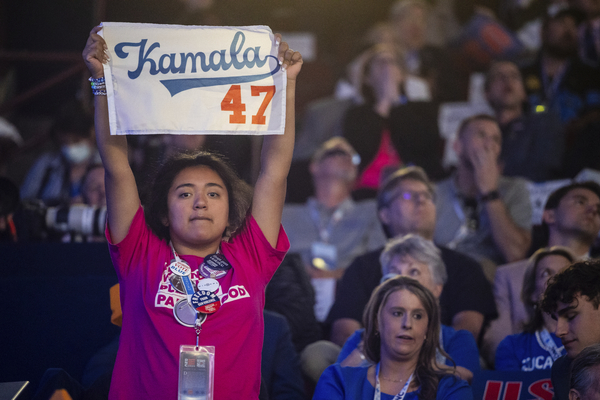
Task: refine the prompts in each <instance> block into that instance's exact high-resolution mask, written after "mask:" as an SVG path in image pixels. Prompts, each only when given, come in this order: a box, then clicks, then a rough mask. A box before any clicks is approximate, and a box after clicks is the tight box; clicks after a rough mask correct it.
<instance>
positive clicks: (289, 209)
mask: <svg viewBox="0 0 600 400" xmlns="http://www.w3.org/2000/svg"><path fill="white" fill-rule="evenodd" d="M359 160H360V157H359V156H358V154H357V152H356V150H354V148H353V147H352V146H351V145H350V143H348V141H347V140H346V139H344V138H342V137H334V138H331V139H329V140H327V141H326V142H325V143H323V144H322V145H321V146H320V147H319V148H318V149H317V151H316V152H315V153H314V155H313V157H312V159H311V162H310V166H309V170H310V174H311V176H312V180H313V187H314V190H315V194H314V196H313V197H310V198H309V199H308V201H307V202H306V203H303V204H286V205H285V206H284V208H283V217H282V224H283V226H284V227H285V230H286V233H287V235H288V237H289V239H290V245H291V247H290V252H294V253H299V254H300V256H301V257H302V261H303V262H304V265H305V267H306V269H307V271H308V273H309V275H310V276H311V277H312V278H313V285H314V286H315V289H316V295H317V306H316V309H315V311H316V316H317V319H318V320H320V321H322V320H324V319H325V317H326V316H327V313H328V312H329V307H330V306H331V304H332V303H333V296H334V291H335V286H334V285H335V281H334V280H336V279H339V278H341V276H342V275H343V274H344V271H345V270H346V268H347V267H348V265H349V264H350V263H351V262H352V260H353V259H354V258H355V257H357V256H359V255H361V254H363V253H365V252H367V251H371V250H375V249H377V248H379V247H381V246H383V244H384V243H385V239H386V238H385V235H384V233H383V230H382V228H381V226H380V225H379V222H378V221H377V206H376V203H375V201H374V200H362V201H354V200H353V199H352V197H351V193H352V189H353V188H354V184H355V182H356V177H357V173H358V164H359V162H360V161H359ZM317 279H321V280H320V281H316V280H317ZM322 279H328V280H329V281H328V282H327V281H323V280H322Z"/></svg>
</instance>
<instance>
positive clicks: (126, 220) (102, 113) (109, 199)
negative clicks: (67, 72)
mask: <svg viewBox="0 0 600 400" xmlns="http://www.w3.org/2000/svg"><path fill="white" fill-rule="evenodd" d="M101 29H102V27H100V26H96V27H94V29H92V31H91V32H90V36H89V38H88V40H87V43H86V45H85V49H84V50H83V60H84V61H85V63H86V65H87V67H88V70H89V71H90V73H91V75H92V78H93V79H100V78H103V77H104V69H103V67H102V64H103V63H105V62H107V61H108V55H107V53H106V50H107V46H106V42H105V41H104V39H103V38H102V37H101V36H100V35H98V32H99V31H100V30H101ZM94 106H95V112H94V120H95V128H96V142H97V144H98V150H99V152H100V157H101V158H102V164H104V170H105V171H106V172H105V186H106V206H107V212H108V229H109V232H110V235H111V239H112V242H113V243H118V242H120V241H121V240H123V239H124V238H125V236H126V235H127V232H128V231H129V227H130V226H131V222H132V221H133V217H134V216H135V213H136V211H137V209H138V207H139V205H140V198H139V195H138V191H137V186H136V184H135V178H134V176H133V171H132V170H131V167H130V166H129V160H128V158H127V139H126V137H125V136H111V135H110V126H109V122H108V102H107V100H106V96H102V95H96V96H94Z"/></svg>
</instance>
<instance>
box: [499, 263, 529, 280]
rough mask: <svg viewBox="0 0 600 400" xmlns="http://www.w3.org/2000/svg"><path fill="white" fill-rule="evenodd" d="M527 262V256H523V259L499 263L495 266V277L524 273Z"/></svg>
mask: <svg viewBox="0 0 600 400" xmlns="http://www.w3.org/2000/svg"><path fill="white" fill-rule="evenodd" d="M528 263H529V260H528V259H527V258H524V259H523V260H519V261H514V262H511V263H508V264H502V265H499V266H498V268H496V277H504V276H507V275H513V274H516V273H519V272H521V273H524V272H525V269H526V268H527V265H528Z"/></svg>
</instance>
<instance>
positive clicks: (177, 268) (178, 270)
mask: <svg viewBox="0 0 600 400" xmlns="http://www.w3.org/2000/svg"><path fill="white" fill-rule="evenodd" d="M169 269H170V270H171V271H172V272H173V273H174V274H176V275H179V276H188V275H189V274H191V273H192V269H191V268H190V266H189V265H188V263H186V262H185V261H183V260H179V261H177V260H175V261H172V262H171V264H169Z"/></svg>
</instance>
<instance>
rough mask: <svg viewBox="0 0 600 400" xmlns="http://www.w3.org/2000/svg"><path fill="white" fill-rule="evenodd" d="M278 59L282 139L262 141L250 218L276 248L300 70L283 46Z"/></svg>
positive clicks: (273, 137) (297, 58)
mask: <svg viewBox="0 0 600 400" xmlns="http://www.w3.org/2000/svg"><path fill="white" fill-rule="evenodd" d="M275 39H276V40H278V41H281V35H280V34H275ZM278 58H279V61H280V63H282V68H283V69H285V70H286V71H287V96H286V110H285V131H284V134H283V135H268V136H265V137H264V139H263V145H262V151H261V157H260V174H259V176H258V180H257V181H256V185H255V187H254V197H253V200H252V216H253V217H254V219H255V220H256V222H257V223H258V226H260V228H261V230H262V231H263V233H264V235H265V237H266V238H267V240H268V241H269V243H271V245H272V246H275V245H276V244H277V237H278V235H279V226H280V224H281V213H282V212H283V204H284V202H285V191H286V185H287V176H288V172H289V170H290V165H291V163H292V153H293V152H294V135H295V123H296V121H295V104H294V103H295V99H296V77H297V76H298V73H299V72H300V69H301V68H302V56H301V55H300V53H298V52H295V51H293V50H292V49H290V48H289V46H288V44H287V43H286V42H281V44H280V45H279V54H278Z"/></svg>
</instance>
